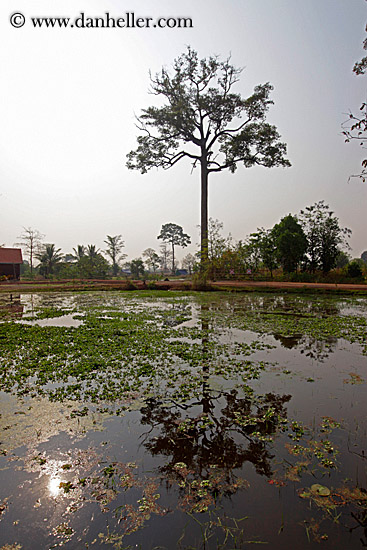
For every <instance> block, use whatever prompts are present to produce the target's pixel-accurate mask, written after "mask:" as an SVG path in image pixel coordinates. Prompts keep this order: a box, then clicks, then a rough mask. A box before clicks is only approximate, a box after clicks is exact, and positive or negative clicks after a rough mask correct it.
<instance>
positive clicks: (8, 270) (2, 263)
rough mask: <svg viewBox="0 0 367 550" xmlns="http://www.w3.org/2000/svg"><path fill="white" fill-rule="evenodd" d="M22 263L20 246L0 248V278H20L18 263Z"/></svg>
mask: <svg viewBox="0 0 367 550" xmlns="http://www.w3.org/2000/svg"><path fill="white" fill-rule="evenodd" d="M22 263H23V258H22V251H21V249H20V248H0V278H2V277H3V276H5V277H6V278H7V279H19V278H20V264H22Z"/></svg>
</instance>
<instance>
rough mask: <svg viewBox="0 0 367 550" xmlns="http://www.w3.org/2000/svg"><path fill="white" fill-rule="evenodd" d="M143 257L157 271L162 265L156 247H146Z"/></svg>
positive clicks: (150, 267)
mask: <svg viewBox="0 0 367 550" xmlns="http://www.w3.org/2000/svg"><path fill="white" fill-rule="evenodd" d="M143 257H144V258H146V260H145V263H146V264H147V266H148V268H149V269H152V270H153V272H154V273H155V272H156V271H157V269H158V267H159V265H160V263H161V262H160V258H159V256H158V254H157V253H156V251H155V250H154V248H146V249H145V250H144V252H143Z"/></svg>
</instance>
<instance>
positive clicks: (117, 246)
mask: <svg viewBox="0 0 367 550" xmlns="http://www.w3.org/2000/svg"><path fill="white" fill-rule="evenodd" d="M104 242H105V244H106V245H107V250H106V254H108V256H109V257H110V258H111V260H112V273H113V275H114V277H116V275H117V273H118V270H119V261H120V260H123V259H124V258H126V254H122V255H120V252H121V251H122V249H123V248H124V246H125V243H124V241H123V240H122V235H115V236H114V237H111V236H110V235H107V239H106V240H105V241H104Z"/></svg>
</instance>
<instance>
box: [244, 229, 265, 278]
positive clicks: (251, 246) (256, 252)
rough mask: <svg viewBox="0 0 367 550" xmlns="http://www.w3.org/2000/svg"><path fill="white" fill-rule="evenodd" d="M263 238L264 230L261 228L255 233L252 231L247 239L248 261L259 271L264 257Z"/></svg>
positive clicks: (252, 267)
mask: <svg viewBox="0 0 367 550" xmlns="http://www.w3.org/2000/svg"><path fill="white" fill-rule="evenodd" d="M262 240H263V232H262V230H259V229H258V230H257V232H255V233H250V235H249V236H248V237H247V238H246V240H245V247H246V256H247V263H248V264H249V265H250V267H251V269H252V270H253V271H258V269H259V264H260V262H261V258H262V249H261V245H262Z"/></svg>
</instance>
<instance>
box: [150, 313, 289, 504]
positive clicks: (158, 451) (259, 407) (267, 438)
mask: <svg viewBox="0 0 367 550" xmlns="http://www.w3.org/2000/svg"><path fill="white" fill-rule="evenodd" d="M207 309H208V306H207V305H202V306H201V316H200V317H201V329H202V330H201V332H202V340H201V363H202V372H203V386H202V395H201V398H199V399H198V400H196V401H193V400H191V401H189V402H186V403H176V402H175V401H173V400H169V401H167V402H164V403H163V402H162V401H160V400H158V399H155V398H150V399H147V400H146V404H145V406H144V407H142V409H141V414H142V418H141V423H142V424H145V425H147V426H150V430H149V431H148V432H147V433H146V434H145V438H144V446H145V448H146V449H147V450H148V451H149V452H150V453H151V454H152V455H153V456H158V455H160V456H165V457H167V459H168V462H166V464H165V465H163V466H161V467H160V468H159V471H160V473H161V474H162V475H163V476H164V477H165V478H166V479H167V480H168V481H169V482H177V483H178V484H179V486H180V487H181V488H183V489H185V487H186V488H188V489H189V491H190V493H191V495H192V494H193V493H195V491H194V489H195V487H198V488H199V489H198V490H197V494H196V497H197V498H196V504H195V505H196V508H195V507H194V509H196V510H197V503H198V501H200V500H201V499H204V501H205V502H206V503H210V499H209V500H208V498H207V497H208V493H209V492H210V490H209V489H212V494H214V496H216V495H218V494H220V493H222V494H225V493H228V492H229V493H230V492H233V491H234V490H236V488H238V486H239V485H238V483H239V480H238V479H237V478H236V475H235V473H234V471H235V470H239V469H241V468H243V467H244V464H245V463H246V462H248V463H251V464H253V466H254V467H255V469H256V472H257V473H258V474H259V475H263V476H266V477H271V475H272V467H271V461H272V459H273V458H274V455H273V454H272V453H271V449H270V447H271V441H272V437H273V436H274V435H275V434H276V433H277V431H279V430H281V429H282V428H283V427H284V425H285V424H286V416H287V411H286V407H285V405H286V403H288V401H289V400H290V399H291V396H290V395H283V396H281V395H277V394H274V393H267V394H265V395H255V393H254V392H253V390H252V389H251V388H249V387H245V391H244V392H242V396H241V395H240V393H239V391H238V389H232V390H230V391H224V390H222V391H213V390H212V389H211V388H210V384H209V382H210V381H209V377H210V365H209V363H208V355H209V354H208V348H209V338H210V334H211V331H209V321H208V316H207ZM204 489H205V490H204ZM192 504H193V503H192V499H191V505H192Z"/></svg>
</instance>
